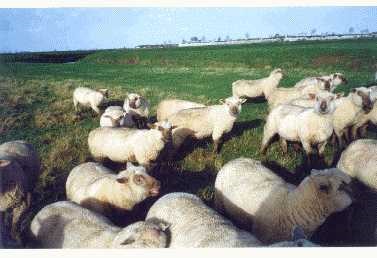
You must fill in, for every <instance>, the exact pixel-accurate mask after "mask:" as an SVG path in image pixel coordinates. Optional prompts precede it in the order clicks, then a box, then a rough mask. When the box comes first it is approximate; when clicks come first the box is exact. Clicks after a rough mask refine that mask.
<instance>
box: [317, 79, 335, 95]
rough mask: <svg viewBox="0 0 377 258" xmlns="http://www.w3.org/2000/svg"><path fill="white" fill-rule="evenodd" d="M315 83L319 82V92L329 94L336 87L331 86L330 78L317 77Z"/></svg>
mask: <svg viewBox="0 0 377 258" xmlns="http://www.w3.org/2000/svg"><path fill="white" fill-rule="evenodd" d="M316 79H317V82H319V87H320V89H321V90H326V91H330V92H333V91H334V90H335V88H336V86H334V85H332V84H331V78H330V79H329V78H326V79H325V78H321V77H317V78H316Z"/></svg>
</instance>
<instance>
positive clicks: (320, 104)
mask: <svg viewBox="0 0 377 258" xmlns="http://www.w3.org/2000/svg"><path fill="white" fill-rule="evenodd" d="M339 96H340V95H336V94H333V93H331V92H328V91H321V92H319V93H318V94H317V95H315V97H314V96H313V94H310V97H311V98H313V97H314V98H315V105H314V110H315V111H316V112H317V113H319V114H332V113H333V112H334V111H335V109H336V107H335V102H334V100H335V99H337V98H338V97H339Z"/></svg>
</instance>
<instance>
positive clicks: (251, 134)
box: [0, 39, 377, 217]
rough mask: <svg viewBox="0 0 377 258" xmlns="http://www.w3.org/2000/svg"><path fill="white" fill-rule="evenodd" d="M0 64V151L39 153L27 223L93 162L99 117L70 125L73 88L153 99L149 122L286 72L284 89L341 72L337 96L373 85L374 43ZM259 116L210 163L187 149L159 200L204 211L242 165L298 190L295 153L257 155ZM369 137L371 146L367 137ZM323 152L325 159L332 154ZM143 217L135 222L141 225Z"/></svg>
mask: <svg viewBox="0 0 377 258" xmlns="http://www.w3.org/2000/svg"><path fill="white" fill-rule="evenodd" d="M6 58H7V59H6V60H5V57H4V56H3V57H2V56H0V61H2V62H1V63H0V143H2V142H5V141H10V140H16V139H24V140H26V141H28V142H30V143H32V144H33V145H34V146H35V147H36V148H37V149H38V151H39V154H40V157H41V159H42V175H41V177H40V181H39V183H38V185H37V187H36V189H35V192H34V195H33V211H32V213H31V214H30V217H32V215H33V214H34V213H35V212H37V211H38V210H39V209H40V208H41V207H43V206H45V205H46V204H48V203H51V202H54V201H57V200H63V199H65V180H66V178H67V175H68V174H69V172H70V170H71V169H72V168H73V167H74V166H76V165H78V164H80V163H82V162H85V161H86V160H90V154H89V152H88V148H87V136H88V133H89V131H90V130H92V129H94V128H96V127H98V126H99V117H96V116H94V114H93V113H92V112H91V111H85V112H84V113H83V114H82V116H81V118H80V119H77V117H76V116H75V113H74V109H73V104H72V91H73V89H74V88H76V87H78V86H88V87H91V88H108V89H110V102H111V103H118V102H120V101H123V99H124V97H125V96H126V94H127V92H138V93H140V94H142V95H144V96H145V97H147V98H148V99H149V100H150V102H151V106H152V115H155V111H156V110H155V108H156V105H157V104H158V102H159V101H161V100H163V99H165V98H170V97H176V98H182V99H188V100H192V101H197V102H202V103H205V104H215V103H218V101H219V99H220V98H226V97H228V96H230V95H231V83H232V82H233V81H235V80H237V79H241V78H244V79H256V78H260V77H264V76H267V75H268V74H269V72H270V71H271V70H272V69H274V68H277V67H280V68H282V69H284V71H285V77H284V79H283V80H282V82H281V85H282V86H284V87H289V86H292V85H293V84H294V83H295V82H297V81H298V80H300V79H302V78H304V77H307V76H313V75H321V74H329V73H333V72H342V73H344V74H345V75H346V77H347V79H348V81H349V83H348V85H345V86H341V87H340V88H338V91H344V92H348V91H349V89H350V88H352V87H357V86H360V85H366V84H369V83H371V82H373V80H374V73H375V68H374V66H375V64H376V63H377V40H371V39H370V40H352V41H332V42H296V43H271V44H256V45H242V46H223V47H197V48H172V49H146V50H106V51H99V52H95V53H92V54H89V55H88V56H86V57H84V58H83V59H81V60H80V61H78V62H76V63H63V64H51V63H50V64H42V63H39V64H37V63H22V62H15V61H17V60H20V59H17V58H15V59H12V58H9V56H8V57H6ZM5 61H7V62H5ZM266 115H267V105H266V103H265V102H264V101H257V102H254V103H253V102H250V101H249V102H248V103H246V104H244V105H243V107H242V112H241V116H240V117H239V119H238V120H237V123H236V124H235V126H234V128H233V131H232V132H231V133H230V134H229V135H227V137H226V141H225V143H224V145H223V147H222V150H221V153H220V154H219V155H217V156H216V155H214V154H212V144H211V143H210V141H207V142H204V143H200V142H195V143H194V144H190V143H188V144H186V145H185V147H186V148H185V149H184V151H183V153H181V154H180V155H179V156H180V157H181V158H180V159H179V160H177V161H176V162H169V163H168V164H163V165H162V166H160V167H159V168H158V171H155V172H154V173H155V175H156V177H157V178H159V179H160V180H161V181H162V191H163V193H166V192H172V191H186V192H192V193H195V194H198V195H199V196H200V197H201V198H202V199H203V200H205V201H206V202H207V203H209V204H211V200H212V198H213V183H214V179H215V177H216V172H217V171H218V170H219V169H220V168H221V166H222V165H223V164H224V163H226V162H227V161H229V160H231V159H234V158H237V157H240V156H245V157H251V158H255V159H259V160H263V161H265V163H266V164H267V165H269V166H270V167H272V168H274V169H275V170H276V171H278V172H279V173H280V174H282V175H283V176H285V178H287V179H288V180H291V181H292V182H294V183H297V182H298V181H299V180H300V179H301V178H302V175H304V173H305V172H306V171H303V168H302V155H301V153H300V152H297V151H294V150H293V148H290V153H289V155H283V154H282V152H281V150H280V148H278V144H276V143H274V144H273V145H272V146H271V147H270V149H269V151H268V152H267V156H265V157H263V156H261V154H260V153H259V148H260V144H261V138H262V133H263V125H264V121H265V118H266ZM369 134H370V137H373V138H377V134H376V132H374V131H373V130H371V131H370V132H369ZM326 153H327V158H328V159H329V158H330V154H331V153H332V150H331V147H328V148H327V150H326ZM290 172H291V173H290ZM294 172H295V173H294ZM141 213H142V212H141ZM141 213H140V214H137V215H136V217H138V216H139V217H142V215H141Z"/></svg>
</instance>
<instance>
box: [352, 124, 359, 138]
mask: <svg viewBox="0 0 377 258" xmlns="http://www.w3.org/2000/svg"><path fill="white" fill-rule="evenodd" d="M359 128H360V126H358V125H354V126H352V128H351V135H352V140H356V139H357V138H359V137H358V134H357V132H358V130H359Z"/></svg>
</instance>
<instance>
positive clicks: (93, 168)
mask: <svg viewBox="0 0 377 258" xmlns="http://www.w3.org/2000/svg"><path fill="white" fill-rule="evenodd" d="M159 190H160V182H159V181H158V180H156V179H155V178H153V177H151V176H149V175H148V174H147V172H146V170H145V168H144V167H142V166H134V165H133V164H132V163H130V162H128V163H127V169H126V170H123V171H121V172H119V173H118V174H115V173H114V172H113V171H111V170H110V169H107V168H106V167H104V166H102V165H101V164H99V163H94V162H87V163H83V164H81V165H79V166H76V167H75V168H73V169H72V171H71V173H70V174H69V176H68V178H67V183H66V193H67V198H68V199H69V200H71V201H73V202H75V203H78V204H80V205H82V206H83V207H86V208H88V209H91V210H94V211H97V212H100V213H103V214H109V213H110V212H111V211H112V209H118V210H123V211H129V210H132V209H133V207H134V206H135V205H136V204H138V203H140V202H142V201H143V200H145V199H146V198H148V197H150V196H157V195H158V194H159Z"/></svg>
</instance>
